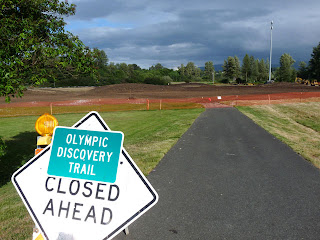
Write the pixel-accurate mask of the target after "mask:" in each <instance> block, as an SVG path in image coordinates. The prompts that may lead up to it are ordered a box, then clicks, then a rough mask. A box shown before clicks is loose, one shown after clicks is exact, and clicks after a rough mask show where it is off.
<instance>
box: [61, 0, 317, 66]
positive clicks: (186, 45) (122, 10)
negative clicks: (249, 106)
mask: <svg viewBox="0 0 320 240" xmlns="http://www.w3.org/2000/svg"><path fill="white" fill-rule="evenodd" d="M69 3H75V4H76V5H77V8H76V14H75V15H74V16H72V17H69V18H66V19H65V20H66V22H67V27H66V29H67V30H68V31H70V32H72V33H73V34H75V35H78V36H79V37H80V39H81V40H82V41H83V42H84V43H85V44H86V45H87V46H89V47H91V48H93V47H97V48H99V49H103V50H104V51H105V52H106V53H107V55H108V58H109V61H111V62H115V63H119V62H126V63H128V64H130V63H136V64H138V65H139V66H141V67H143V68H149V67H150V66H151V65H154V64H156V63H161V64H162V65H163V66H165V67H168V68H174V67H178V66H180V65H181V63H183V64H185V65H186V64H187V63H188V62H190V61H192V62H194V63H195V64H196V65H197V66H198V67H201V66H204V63H205V62H207V61H213V63H214V64H221V63H223V60H224V59H226V58H227V57H228V56H234V55H237V56H238V57H239V59H240V60H241V61H242V58H243V57H244V55H245V54H246V53H248V54H249V55H253V56H254V57H255V58H259V59H261V58H264V59H267V58H269V54H270V52H269V51H270V22H271V20H273V21H274V28H273V31H272V34H273V57H272V62H273V63H278V62H279V58H280V56H281V55H282V54H283V53H289V54H290V55H291V56H292V57H293V58H294V59H295V60H296V61H298V62H299V61H306V62H308V61H309V59H310V54H311V53H312V48H313V47H315V46H317V45H318V43H319V42H320V0H304V1H302V0H270V1H265V0H219V1H216V0H196V1H189V0H157V1H152V0H151V1H150V0H149V1H148V0H139V1H138V0H71V1H70V0H69Z"/></svg>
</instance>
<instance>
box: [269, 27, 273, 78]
mask: <svg viewBox="0 0 320 240" xmlns="http://www.w3.org/2000/svg"><path fill="white" fill-rule="evenodd" d="M272 29H273V21H271V31H270V63H269V64H270V66H269V82H270V81H271V58H272Z"/></svg>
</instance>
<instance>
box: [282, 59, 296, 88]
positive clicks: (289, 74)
mask: <svg viewBox="0 0 320 240" xmlns="http://www.w3.org/2000/svg"><path fill="white" fill-rule="evenodd" d="M294 63H295V60H294V59H293V58H292V57H291V56H290V55H289V54H287V53H284V54H282V56H281V57H280V68H279V81H280V82H293V81H294V80H295V74H296V72H295V71H294V69H293V68H292V64H294Z"/></svg>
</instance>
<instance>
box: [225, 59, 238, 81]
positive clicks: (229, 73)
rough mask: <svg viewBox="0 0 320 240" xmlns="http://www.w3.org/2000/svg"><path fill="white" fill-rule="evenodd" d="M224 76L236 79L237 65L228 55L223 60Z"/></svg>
mask: <svg viewBox="0 0 320 240" xmlns="http://www.w3.org/2000/svg"><path fill="white" fill-rule="evenodd" d="M222 68H223V71H224V75H225V77H226V78H227V79H228V80H229V81H230V80H232V81H235V80H236V76H237V75H236V74H237V67H236V62H235V59H234V57H231V56H229V57H228V59H227V60H224V64H223V66H222Z"/></svg>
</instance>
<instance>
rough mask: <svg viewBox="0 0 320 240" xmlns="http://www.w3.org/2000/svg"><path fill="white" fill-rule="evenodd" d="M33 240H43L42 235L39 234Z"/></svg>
mask: <svg viewBox="0 0 320 240" xmlns="http://www.w3.org/2000/svg"><path fill="white" fill-rule="evenodd" d="M35 240H44V238H43V237H42V235H41V233H40V234H39V236H38V237H37V238H36V239H35Z"/></svg>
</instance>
